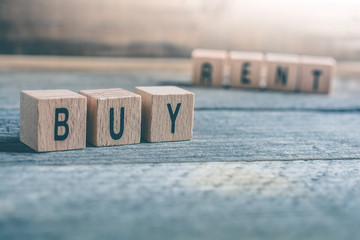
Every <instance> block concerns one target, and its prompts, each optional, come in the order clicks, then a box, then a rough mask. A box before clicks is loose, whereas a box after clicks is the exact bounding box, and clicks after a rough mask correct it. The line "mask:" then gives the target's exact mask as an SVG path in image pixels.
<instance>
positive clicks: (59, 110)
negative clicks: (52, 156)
mask: <svg viewBox="0 0 360 240" xmlns="http://www.w3.org/2000/svg"><path fill="white" fill-rule="evenodd" d="M60 114H64V116H65V118H64V120H62V121H60V120H59V115H60ZM68 120H69V111H68V110H67V109H66V108H56V109H55V125H54V139H55V141H64V140H65V139H66V138H67V137H68V136H69V125H68V124H67V121H68ZM59 127H64V128H65V132H64V134H63V135H59Z"/></svg>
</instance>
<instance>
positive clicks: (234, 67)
mask: <svg viewBox="0 0 360 240" xmlns="http://www.w3.org/2000/svg"><path fill="white" fill-rule="evenodd" d="M263 60H264V55H263V54H262V53H260V52H238V51H232V52H230V86H231V87H241V88H259V86H260V80H261V70H262V65H263Z"/></svg>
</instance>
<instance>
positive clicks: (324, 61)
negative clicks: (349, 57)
mask: <svg viewBox="0 0 360 240" xmlns="http://www.w3.org/2000/svg"><path fill="white" fill-rule="evenodd" d="M335 67H336V61H335V59H333V58H330V57H314V56H302V57H301V65H300V70H301V72H300V73H301V84H300V91H301V92H310V93H325V94H327V93H329V92H330V91H331V86H332V81H333V78H334V75H335Z"/></svg>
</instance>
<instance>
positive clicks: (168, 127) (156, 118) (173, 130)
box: [135, 86, 195, 142]
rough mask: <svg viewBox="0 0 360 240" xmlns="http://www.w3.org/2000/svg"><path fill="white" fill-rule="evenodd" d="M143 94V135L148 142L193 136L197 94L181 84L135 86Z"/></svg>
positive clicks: (136, 90) (179, 139)
mask: <svg viewBox="0 0 360 240" xmlns="http://www.w3.org/2000/svg"><path fill="white" fill-rule="evenodd" d="M135 93H137V94H139V95H141V102H142V137H143V138H144V139H145V140H146V141H148V142H164V141H181V140H191V139H192V129H193V118H194V97H195V94H194V93H192V92H189V91H186V90H184V89H181V88H178V87H171V86H169V87H136V88H135Z"/></svg>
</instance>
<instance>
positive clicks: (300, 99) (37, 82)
mask: <svg viewBox="0 0 360 240" xmlns="http://www.w3.org/2000/svg"><path fill="white" fill-rule="evenodd" d="M161 85H177V86H180V87H182V88H185V89H186V90H189V91H191V92H194V93H195V108H240V109H260V110H261V109H285V110H286V109H292V110H293V109H299V110H304V109H305V110H307V109H311V110H312V109H325V110H326V109H327V110H332V109H335V110H336V109H338V110H344V109H345V110H348V109H352V110H354V109H355V110H356V109H359V107H360V98H359V97H358V93H359V91H360V81H358V80H357V79H351V78H350V79H336V81H335V82H334V86H333V92H332V94H331V95H329V96H323V95H317V94H301V93H285V92H276V91H264V90H244V89H227V88H223V89H211V88H205V87H192V86H191V75H190V73H188V74H187V73H174V72H155V73H147V72H140V73H136V72H127V73H81V72H27V71H24V72H0V108H18V107H19V99H20V97H19V93H20V91H21V90H23V89H54V88H58V89H61V88H65V89H71V90H73V91H78V90H80V89H99V88H114V87H120V88H124V89H126V90H129V91H133V90H134V87H135V86H161Z"/></svg>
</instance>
